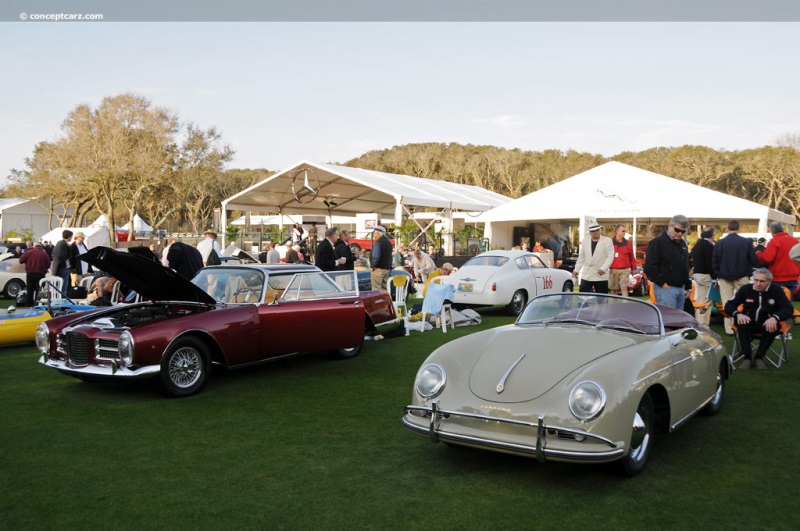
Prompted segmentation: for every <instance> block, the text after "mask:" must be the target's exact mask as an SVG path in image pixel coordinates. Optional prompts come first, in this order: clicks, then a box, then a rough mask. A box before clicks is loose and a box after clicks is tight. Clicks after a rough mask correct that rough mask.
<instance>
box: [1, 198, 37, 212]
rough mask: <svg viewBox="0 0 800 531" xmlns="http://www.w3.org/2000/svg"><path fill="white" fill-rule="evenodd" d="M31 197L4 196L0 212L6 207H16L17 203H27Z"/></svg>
mask: <svg viewBox="0 0 800 531" xmlns="http://www.w3.org/2000/svg"><path fill="white" fill-rule="evenodd" d="M28 201H30V199H19V198H3V199H0V212H2V211H3V210H5V209H6V208H11V207H15V206H17V205H21V204H23V203H27V202H28Z"/></svg>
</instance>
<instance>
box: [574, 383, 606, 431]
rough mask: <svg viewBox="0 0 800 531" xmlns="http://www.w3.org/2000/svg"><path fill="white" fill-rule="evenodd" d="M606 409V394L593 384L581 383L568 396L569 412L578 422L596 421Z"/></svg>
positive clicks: (598, 385)
mask: <svg viewBox="0 0 800 531" xmlns="http://www.w3.org/2000/svg"><path fill="white" fill-rule="evenodd" d="M604 407H606V392H605V391H604V390H603V388H602V387H600V384H597V383H595V382H588V381H587V382H581V383H579V384H578V385H576V386H575V387H574V388H573V389H572V392H571V393H570V394H569V410H570V411H572V414H573V415H575V417H576V418H577V419H578V420H583V421H587V420H593V419H596V418H597V417H598V416H599V415H600V413H602V412H603V408H604Z"/></svg>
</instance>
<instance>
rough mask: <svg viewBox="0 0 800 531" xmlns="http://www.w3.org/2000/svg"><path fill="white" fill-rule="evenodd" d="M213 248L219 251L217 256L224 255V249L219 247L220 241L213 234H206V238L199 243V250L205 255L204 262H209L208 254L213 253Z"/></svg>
mask: <svg viewBox="0 0 800 531" xmlns="http://www.w3.org/2000/svg"><path fill="white" fill-rule="evenodd" d="M211 249H214V250H215V251H217V256H221V255H222V250H221V249H220V247H219V242H218V241H217V240H215V239H214V238H212V237H211V236H206V239H205V240H203V241H201V242H200V243H198V244H197V250H198V251H200V256H202V257H203V264H205V263H206V262H208V255H210V254H211Z"/></svg>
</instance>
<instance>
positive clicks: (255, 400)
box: [0, 304, 800, 530]
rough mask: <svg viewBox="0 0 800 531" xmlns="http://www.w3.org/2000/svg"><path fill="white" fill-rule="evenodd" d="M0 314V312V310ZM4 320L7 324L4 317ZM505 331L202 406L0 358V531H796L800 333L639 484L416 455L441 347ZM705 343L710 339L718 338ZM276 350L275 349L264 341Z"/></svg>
mask: <svg viewBox="0 0 800 531" xmlns="http://www.w3.org/2000/svg"><path fill="white" fill-rule="evenodd" d="M0 305H3V304H0ZM3 306H4V305H3ZM510 322H512V319H511V318H509V317H506V316H503V315H501V314H499V313H493V312H491V311H489V312H484V324H483V325H482V326H481V327H480V328H478V327H472V328H468V329H463V328H462V329H458V330H455V331H449V332H448V333H447V334H446V335H445V334H442V333H441V332H440V331H433V332H426V333H424V334H419V333H413V334H412V336H410V337H404V338H397V339H387V340H384V341H380V342H370V343H367V344H366V345H365V348H364V351H363V352H362V354H361V356H359V357H357V358H355V359H352V360H348V361H332V360H330V359H328V358H327V357H325V356H324V355H312V356H306V357H301V358H295V359H291V360H284V361H280V362H277V363H273V364H267V365H262V366H259V367H256V368H250V369H247V370H243V371H233V372H229V373H224V372H216V373H215V374H214V375H213V376H212V379H211V380H210V383H209V385H208V386H207V387H206V389H205V391H204V392H203V393H201V394H200V395H198V396H194V397H190V398H186V399H179V400H167V399H164V398H162V397H161V395H159V394H158V393H157V392H156V391H155V390H154V388H153V387H152V386H151V385H150V384H146V383H145V384H135V385H108V384H87V383H82V382H80V381H78V380H76V379H73V378H69V377H67V376H63V375H61V374H58V373H57V372H55V371H52V370H48V369H45V368H44V367H42V366H40V365H39V364H38V363H37V362H36V360H37V357H38V356H37V352H36V350H35V348H34V347H33V345H27V346H22V347H15V348H5V349H2V350H0V402H1V403H2V435H0V441H2V442H1V443H0V450H1V451H2V453H1V454H0V457H1V458H2V474H0V518H2V519H1V520H0V526H2V528H3V529H6V530H18V529H35V530H45V529H156V528H162V529H502V528H509V529H535V528H550V527H554V528H566V529H579V528H580V529H587V528H588V529H649V528H655V529H712V528H713V529H717V528H725V529H748V530H749V529H796V528H797V526H798V523H797V521H798V501H797V496H798V489H797V487H796V485H797V478H798V471H800V465H798V462H799V461H800V451H799V450H798V448H799V446H798V443H797V440H798V436H800V427H799V426H798V425H795V423H796V422H798V417H797V413H796V412H797V410H796V409H795V408H794V406H793V405H792V400H794V398H795V396H796V394H797V389H798V382H800V349H798V348H797V344H798V343H799V342H800V332H798V333H797V334H796V335H797V336H798V339H795V340H794V341H792V343H791V344H792V346H791V348H792V350H791V351H790V356H791V357H793V360H794V361H793V362H791V363H789V364H788V365H787V366H785V367H784V368H782V369H781V370H768V371H747V372H745V371H739V372H737V373H735V374H734V375H733V377H732V379H731V380H730V381H729V385H728V387H727V394H726V397H725V403H724V405H723V409H722V412H721V413H720V414H719V415H717V416H715V417H711V418H705V417H698V418H696V419H693V420H692V421H691V422H689V423H688V424H687V425H686V426H685V427H683V428H682V429H680V430H678V431H677V432H675V433H673V434H663V435H660V436H659V437H658V438H657V439H656V442H655V445H654V448H653V452H652V454H651V460H650V463H649V465H648V468H647V469H646V470H645V472H644V473H643V474H642V475H640V476H638V477H635V478H633V479H622V478H620V477H618V476H615V475H614V474H612V473H611V472H610V471H609V470H608V468H607V467H605V466H600V465H583V466H578V465H564V464H547V465H540V464H538V463H537V462H536V461H535V460H532V459H526V458H520V457H513V456H506V455H502V454H495V453H490V452H486V451H480V450H472V449H466V448H454V447H448V446H445V445H442V444H439V445H435V444H432V443H431V442H430V441H429V440H428V439H426V438H423V437H419V436H417V435H414V434H412V433H411V432H409V431H408V430H406V429H405V428H404V427H403V425H402V423H401V422H400V417H401V415H402V412H403V407H404V406H405V405H406V404H407V403H408V402H409V399H410V396H411V386H412V383H413V380H414V375H415V374H416V371H417V369H418V368H419V365H420V363H421V362H422V361H423V360H424V358H425V357H426V356H427V355H428V354H429V353H430V351H432V350H433V349H434V348H436V347H437V346H438V345H440V344H442V343H444V342H445V341H448V340H451V339H453V338H456V337H460V336H462V335H465V334H470V333H473V332H475V331H477V330H478V329H484V328H489V327H494V326H498V325H501V324H506V323H510ZM720 328H721V327H720ZM276 333H282V332H281V331H278V332H276Z"/></svg>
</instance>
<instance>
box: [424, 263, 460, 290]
mask: <svg viewBox="0 0 800 531" xmlns="http://www.w3.org/2000/svg"><path fill="white" fill-rule="evenodd" d="M453 269H454V267H453V264H451V263H450V262H445V263H444V264H442V268H441V269H439V268H436V269H434V270H433V273H431V274H430V275H428V280H426V281H425V287H424V288H422V296H423V297H424V296H425V293H426V292H427V291H428V286H429V285H430V283H431V281H432V280H433V279H434V278H436V277H441V276H445V277H446V276H448V275H449V274H450V273H452V272H453Z"/></svg>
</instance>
